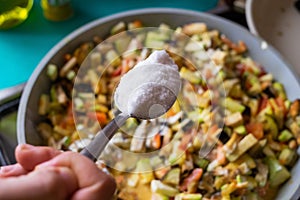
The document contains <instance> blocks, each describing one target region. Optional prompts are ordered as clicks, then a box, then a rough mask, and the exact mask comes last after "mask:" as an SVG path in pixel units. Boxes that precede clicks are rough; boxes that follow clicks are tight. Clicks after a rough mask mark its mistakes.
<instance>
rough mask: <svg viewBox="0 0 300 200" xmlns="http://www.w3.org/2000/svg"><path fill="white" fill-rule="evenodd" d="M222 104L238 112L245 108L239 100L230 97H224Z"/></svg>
mask: <svg viewBox="0 0 300 200" xmlns="http://www.w3.org/2000/svg"><path fill="white" fill-rule="evenodd" d="M224 106H225V108H226V109H228V110H230V111H231V112H233V113H235V112H240V113H242V112H243V111H244V110H245V106H244V105H242V104H241V103H240V102H238V101H237V100H234V99H232V98H230V97H226V99H225V101H224Z"/></svg>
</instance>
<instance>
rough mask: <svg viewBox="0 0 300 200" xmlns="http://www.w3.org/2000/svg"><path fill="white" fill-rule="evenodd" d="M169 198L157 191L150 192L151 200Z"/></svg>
mask: <svg viewBox="0 0 300 200" xmlns="http://www.w3.org/2000/svg"><path fill="white" fill-rule="evenodd" d="M169 199H170V198H169V197H168V196H166V195H162V194H159V193H152V195H151V200H169Z"/></svg>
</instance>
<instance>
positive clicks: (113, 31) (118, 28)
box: [110, 22, 126, 35]
mask: <svg viewBox="0 0 300 200" xmlns="http://www.w3.org/2000/svg"><path fill="white" fill-rule="evenodd" d="M125 29H126V24H125V23H124V22H119V23H118V24H116V25H115V26H114V27H112V29H111V31H110V34H112V35H114V34H117V33H120V32H122V31H125Z"/></svg>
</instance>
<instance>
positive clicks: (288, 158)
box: [278, 148, 297, 166]
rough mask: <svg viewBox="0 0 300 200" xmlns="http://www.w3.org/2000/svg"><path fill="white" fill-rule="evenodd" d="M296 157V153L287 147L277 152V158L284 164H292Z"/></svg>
mask: <svg viewBox="0 0 300 200" xmlns="http://www.w3.org/2000/svg"><path fill="white" fill-rule="evenodd" d="M296 159H297V153H296V152H295V151H294V150H292V149H289V148H285V149H283V150H282V151H281V153H280V154H279V157H278V160H279V162H280V163H281V164H283V165H285V166H292V165H293V164H294V163H295V161H296Z"/></svg>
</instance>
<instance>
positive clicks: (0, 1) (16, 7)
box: [0, 0, 33, 29]
mask: <svg viewBox="0 0 300 200" xmlns="http://www.w3.org/2000/svg"><path fill="white" fill-rule="evenodd" d="M32 4H33V0H0V29H9V28H12V27H14V26H16V25H18V24H20V23H22V22H23V21H25V20H26V19H27V18H28V14H29V11H30V10H31V7H32Z"/></svg>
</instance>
